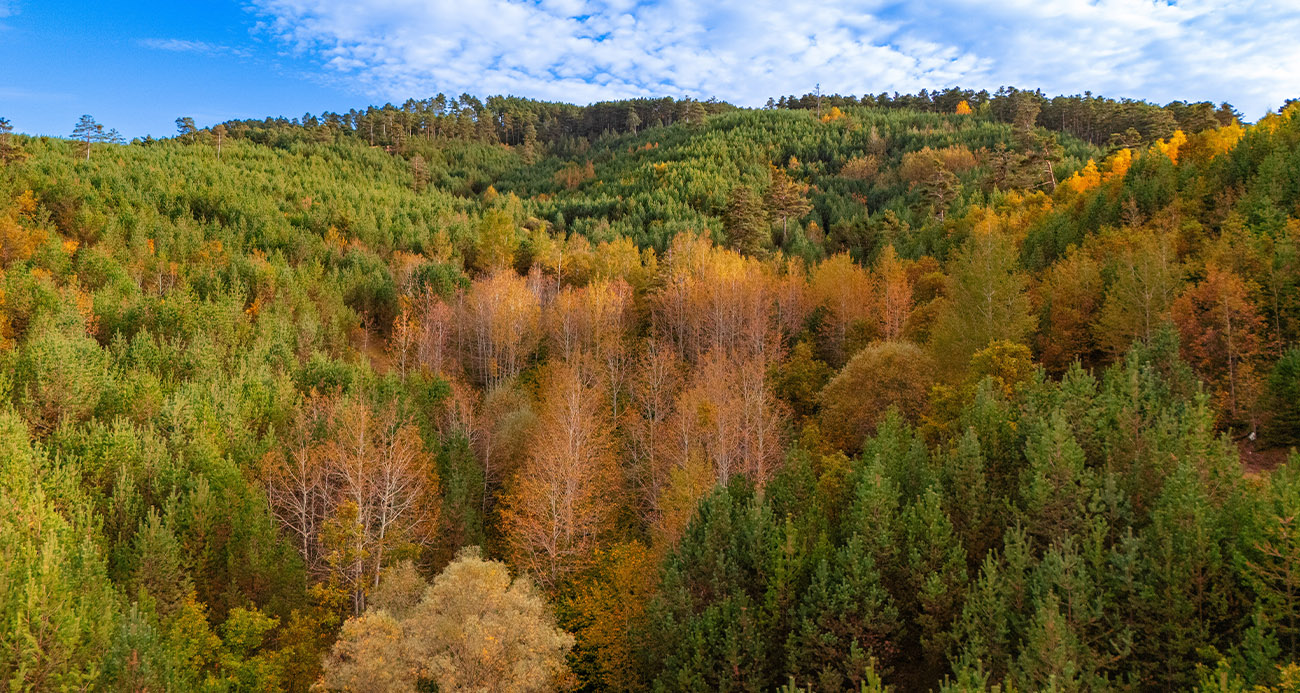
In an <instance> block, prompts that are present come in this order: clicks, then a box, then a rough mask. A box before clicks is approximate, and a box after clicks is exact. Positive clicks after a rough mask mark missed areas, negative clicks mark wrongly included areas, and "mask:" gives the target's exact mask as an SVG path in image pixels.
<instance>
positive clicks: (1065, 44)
mask: <svg viewBox="0 0 1300 693" xmlns="http://www.w3.org/2000/svg"><path fill="white" fill-rule="evenodd" d="M2 1H3V0H0V2H2ZM250 2H252V3H253V5H254V7H255V9H256V11H257V12H258V13H259V14H260V15H261V16H262V17H263V20H264V21H263V22H262V28H263V29H264V30H265V31H267V32H268V33H270V34H272V35H274V36H276V37H278V38H279V39H281V40H283V41H285V42H286V43H287V44H289V45H291V46H292V47H293V48H294V49H295V50H296V51H299V52H301V53H302V54H305V55H308V56H313V57H315V58H317V59H318V60H319V61H320V62H321V63H322V64H323V65H324V66H326V67H327V68H328V69H329V70H330V71H332V72H334V73H337V74H338V75H342V76H344V77H345V78H348V79H351V80H355V81H356V83H357V84H358V85H359V86H360V87H361V88H362V89H363V90H365V91H366V92H368V93H370V94H372V95H374V96H378V97H381V98H386V99H396V100H401V99H405V98H407V97H413V96H425V95H428V94H430V93H433V92H437V91H443V92H449V93H453V94H456V93H460V92H470V93H475V94H479V95H486V94H495V93H507V94H519V95H526V96H532V97H537V98H544V99H554V100H563V101H573V102H580V103H581V102H589V101H593V100H600V99H610V98H622V97H629V96H650V95H673V96H679V95H690V96H694V97H701V98H704V97H709V96H717V97H719V98H722V99H726V100H729V101H733V102H736V103H741V104H751V105H752V104H761V103H762V102H763V101H765V100H766V99H767V97H769V96H779V95H781V94H790V93H799V94H801V93H805V92H808V91H811V89H812V87H813V85H814V84H816V83H818V82H820V83H821V84H822V87H823V90H825V91H831V92H840V93H856V94H862V93H866V92H872V93H878V92H881V91H894V90H898V91H914V90H916V89H920V88H923V87H925V88H935V87H944V86H951V85H962V86H969V87H972V88H981V87H988V88H992V87H996V86H999V85H1002V84H1012V85H1016V86H1022V87H1031V88H1032V87H1041V88H1043V89H1044V90H1045V91H1047V92H1049V93H1077V92H1082V91H1084V90H1092V91H1093V92H1095V93H1101V94H1105V95H1108V96H1116V97H1132V98H1145V99H1150V100H1155V101H1161V102H1165V101H1170V100H1173V99H1177V98H1182V99H1188V100H1202V99H1205V100H1214V101H1223V100H1228V101H1232V102H1233V103H1234V104H1236V105H1237V106H1238V107H1239V108H1242V109H1243V111H1245V112H1246V115H1247V116H1249V117H1252V118H1253V117H1256V116H1258V115H1260V114H1262V113H1263V111H1264V110H1265V109H1267V108H1270V107H1276V106H1277V105H1279V104H1280V103H1281V102H1282V100H1283V99H1285V98H1287V97H1290V96H1295V95H1300V40H1297V39H1296V37H1297V36H1300V10H1297V9H1292V8H1290V7H1286V6H1285V5H1290V4H1293V3H1291V2H1289V0H1276V1H1275V0H1220V1H1219V2H1214V1H1212V0H1182V1H1181V2H1172V1H1170V2H1164V1H1160V0H1053V1H1051V2H1043V1H1042V0H997V1H996V2H988V1H987V0H933V1H931V2H924V3H922V2H917V3H897V2H892V1H887V0H856V1H854V0H821V1H820V2H791V1H790V0H785V1H781V0H743V1H741V0H713V1H712V2H709V3H699V2H693V1H690V0H661V1H660V2H642V1H638V0H460V1H459V2H452V1H449V0H431V1H430V0H250Z"/></svg>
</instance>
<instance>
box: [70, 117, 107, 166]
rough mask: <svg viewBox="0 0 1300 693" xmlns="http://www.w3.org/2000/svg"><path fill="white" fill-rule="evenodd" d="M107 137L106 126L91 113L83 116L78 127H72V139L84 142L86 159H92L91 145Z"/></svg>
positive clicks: (78, 122)
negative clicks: (98, 121)
mask: <svg viewBox="0 0 1300 693" xmlns="http://www.w3.org/2000/svg"><path fill="white" fill-rule="evenodd" d="M106 137H107V134H106V133H105V132H104V126H103V125H100V124H99V123H97V122H95V119H94V118H93V117H91V116H89V115H83V116H81V119H80V120H78V121H77V125H76V127H74V128H73V129H72V139H74V140H79V141H80V142H81V143H82V147H83V150H84V151H85V156H86V161H90V146H91V145H92V144H95V143H96V142H103V141H105V138H106Z"/></svg>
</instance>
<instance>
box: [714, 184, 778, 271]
mask: <svg viewBox="0 0 1300 693" xmlns="http://www.w3.org/2000/svg"><path fill="white" fill-rule="evenodd" d="M722 223H723V226H722V228H723V231H724V233H726V236H727V247H729V248H731V249H732V250H735V251H737V252H740V253H744V254H746V255H758V254H759V253H761V252H762V251H763V250H764V249H765V248H766V247H767V245H768V242H769V241H770V238H769V233H768V222H767V216H766V215H765V214H764V211H763V203H762V200H760V199H759V197H758V195H755V194H754V192H753V191H752V190H750V189H749V187H748V186H744V185H737V186H736V187H734V188H732V189H731V194H730V196H729V197H728V199H727V209H726V211H724V212H723V217H722Z"/></svg>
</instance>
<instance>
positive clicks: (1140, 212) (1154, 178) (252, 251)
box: [0, 89, 1300, 693]
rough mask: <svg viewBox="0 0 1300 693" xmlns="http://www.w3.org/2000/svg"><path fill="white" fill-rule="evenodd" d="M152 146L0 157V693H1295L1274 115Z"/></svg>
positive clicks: (1127, 106)
mask: <svg viewBox="0 0 1300 693" xmlns="http://www.w3.org/2000/svg"><path fill="white" fill-rule="evenodd" d="M177 126H178V130H179V132H178V135H177V136H175V137H172V138H167V139H163V140H155V139H151V138H147V139H145V140H136V141H134V142H132V143H130V144H124V143H122V142H121V138H120V137H118V136H117V135H116V133H115V132H113V131H111V130H108V131H106V130H105V127H104V126H102V125H100V124H98V123H96V122H95V121H94V119H93V118H90V117H86V118H83V119H82V121H81V122H80V123H78V124H77V126H76V130H75V132H74V133H73V137H70V138H68V139H58V138H45V137H40V138H37V137H28V136H22V135H17V134H13V133H12V131H11V129H10V128H9V127H8V124H7V123H6V122H4V121H2V120H0V161H2V162H3V169H0V365H2V367H0V401H2V402H0V450H2V451H3V452H0V455H3V460H4V461H3V464H0V689H3V690H42V691H43V690H109V691H190V690H202V691H277V690H278V691H307V690H309V689H311V690H355V691H417V690H418V691H434V690H437V691H456V690H480V691H546V690H582V691H604V690H610V691H642V690H654V691H769V692H770V691H788V692H790V693H793V692H794V691H884V690H894V691H928V690H936V691H952V692H956V691H994V690H996V691H1004V692H1005V691H1102V690H1119V691H1167V690H1201V691H1224V692H1226V691H1258V692H1262V691H1295V690H1300V520H1297V517H1298V515H1300V458H1297V457H1296V456H1295V454H1294V453H1293V452H1289V450H1290V449H1291V448H1292V446H1295V445H1297V444H1298V443H1300V105H1292V106H1289V107H1287V108H1286V109H1284V110H1282V111H1281V112H1279V113H1274V114H1270V115H1268V116H1267V117H1265V118H1263V119H1262V120H1260V121H1259V122H1257V123H1255V124H1253V125H1243V124H1242V123H1241V122H1239V119H1238V114H1236V113H1235V111H1233V109H1232V108H1231V107H1230V106H1228V105H1226V104H1225V105H1222V106H1215V105H1213V104H1208V103H1201V104H1186V103H1181V102H1176V103H1173V104H1169V105H1167V106H1158V105H1154V104H1149V103H1145V102H1133V101H1114V100H1110V99H1104V98H1100V97H1094V96H1092V95H1090V94H1088V95H1083V96H1074V97H1057V98H1051V99H1049V98H1047V97H1045V96H1044V95H1042V94H1041V93H1039V92H1028V91H1017V90H1014V89H1003V90H999V91H998V92H997V93H995V94H989V93H987V92H979V93H976V92H970V91H963V90H947V91H943V92H935V93H925V92H922V93H920V94H917V95H897V94H895V95H892V96H890V95H885V94H882V95H879V96H870V95H869V96H866V97H861V98H853V97H841V96H818V95H807V96H803V97H783V98H781V99H779V100H774V101H773V102H771V103H770V104H769V107H768V108H766V109H761V110H751V109H740V108H735V107H732V106H730V105H728V104H722V103H713V102H698V101H689V100H687V101H676V100H673V99H662V100H637V101H626V102H617V103H603V104H595V105H592V106H587V107H577V106H571V105H567V104H552V103H542V102H535V101H529V100H525V99H517V98H502V97H494V98H489V99H487V100H486V101H480V100H478V99H476V98H473V97H470V96H461V97H458V98H448V97H445V96H441V95H440V96H438V97H436V98H434V99H429V100H425V101H410V102H407V103H406V104H404V105H401V106H394V105H387V106H383V107H375V108H369V109H366V110H365V111H350V112H348V113H346V114H339V113H325V114H322V115H311V114H307V115H304V116H302V117H299V118H294V119H292V120H290V119H283V118H281V119H267V120H265V121H232V122H227V123H222V124H217V125H213V126H211V127H204V128H199V127H198V126H196V124H195V123H194V121H193V120H192V119H189V118H184V117H182V118H179V119H178V120H177ZM1288 455H1290V458H1291V459H1290V461H1288V460H1287V458H1288Z"/></svg>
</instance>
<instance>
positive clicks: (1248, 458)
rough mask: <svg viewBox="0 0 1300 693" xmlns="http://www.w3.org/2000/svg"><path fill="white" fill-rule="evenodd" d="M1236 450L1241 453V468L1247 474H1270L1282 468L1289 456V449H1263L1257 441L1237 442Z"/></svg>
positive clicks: (1244, 440)
mask: <svg viewBox="0 0 1300 693" xmlns="http://www.w3.org/2000/svg"><path fill="white" fill-rule="evenodd" d="M1237 450H1239V451H1240V452H1241V466H1242V468H1243V469H1244V470H1245V471H1246V473H1247V474H1253V475H1259V474H1265V473H1267V472H1271V471H1273V470H1274V469H1277V468H1278V467H1280V466H1282V465H1283V464H1284V463H1285V462H1286V459H1287V456H1288V455H1290V454H1291V449H1290V448H1270V447H1264V446H1263V445H1261V444H1260V442H1259V441H1252V440H1246V439H1245V438H1243V439H1241V440H1238V441H1237Z"/></svg>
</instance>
